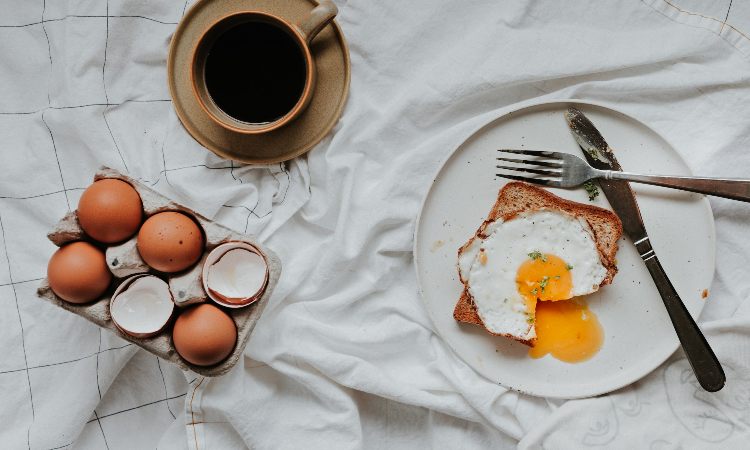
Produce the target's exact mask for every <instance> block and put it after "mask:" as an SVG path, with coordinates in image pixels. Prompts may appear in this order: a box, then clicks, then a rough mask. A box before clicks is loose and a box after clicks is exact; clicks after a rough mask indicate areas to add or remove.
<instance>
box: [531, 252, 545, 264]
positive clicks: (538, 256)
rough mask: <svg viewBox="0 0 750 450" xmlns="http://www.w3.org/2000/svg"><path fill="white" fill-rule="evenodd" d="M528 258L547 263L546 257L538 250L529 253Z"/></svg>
mask: <svg viewBox="0 0 750 450" xmlns="http://www.w3.org/2000/svg"><path fill="white" fill-rule="evenodd" d="M529 258H531V259H533V260H537V259H541V260H542V262H547V256H545V255H544V254H543V253H542V252H540V251H539V250H534V251H533V252H531V253H529Z"/></svg>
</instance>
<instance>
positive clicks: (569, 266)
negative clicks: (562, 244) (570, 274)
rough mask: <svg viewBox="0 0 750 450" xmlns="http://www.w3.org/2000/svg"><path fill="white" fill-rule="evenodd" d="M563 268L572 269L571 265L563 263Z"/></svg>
mask: <svg viewBox="0 0 750 450" xmlns="http://www.w3.org/2000/svg"><path fill="white" fill-rule="evenodd" d="M565 268H566V269H568V270H573V266H571V265H570V264H565Z"/></svg>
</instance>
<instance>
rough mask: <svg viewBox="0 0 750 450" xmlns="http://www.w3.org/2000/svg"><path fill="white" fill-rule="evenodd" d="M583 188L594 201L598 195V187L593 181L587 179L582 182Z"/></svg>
mask: <svg viewBox="0 0 750 450" xmlns="http://www.w3.org/2000/svg"><path fill="white" fill-rule="evenodd" d="M583 188H584V189H586V193H587V194H589V200H590V201H594V199H595V198H596V197H598V196H599V188H598V187H596V185H595V184H594V182H593V181H591V180H589V181H587V182H585V183H583Z"/></svg>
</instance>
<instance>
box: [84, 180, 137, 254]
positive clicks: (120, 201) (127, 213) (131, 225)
mask: <svg viewBox="0 0 750 450" xmlns="http://www.w3.org/2000/svg"><path fill="white" fill-rule="evenodd" d="M142 219H143V204H142V203H141V197H140V196H139V195H138V192H136V190H135V189H134V188H133V186H131V185H130V184H128V183H126V182H124V181H121V180H115V179H112V178H107V179H104V180H99V181H97V182H95V183H94V184H92V185H91V186H89V187H88V188H87V189H86V190H85V191H84V192H83V195H82V196H81V199H80V200H79V201H78V222H79V223H80V224H81V228H83V231H85V232H86V234H88V235H89V236H91V237H92V238H93V239H95V240H97V241H99V242H104V243H106V244H112V243H115V242H120V241H124V240H125V239H127V238H129V237H130V236H132V235H134V234H135V232H136V231H138V227H139V226H140V225H141V220H142Z"/></svg>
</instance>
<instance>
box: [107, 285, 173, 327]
mask: <svg viewBox="0 0 750 450" xmlns="http://www.w3.org/2000/svg"><path fill="white" fill-rule="evenodd" d="M173 311H174V301H173V299H172V293H171V292H170V290H169V285H168V284H167V282H166V281H164V280H162V279H161V278H159V277H156V276H154V275H135V276H133V277H130V278H128V279H126V280H125V281H123V282H122V284H120V286H119V287H118V288H117V289H116V290H115V292H114V294H112V300H111V301H110V303H109V314H110V316H111V317H112V322H113V323H114V324H115V326H116V327H117V328H118V329H119V330H120V331H122V332H123V333H125V334H129V335H130V336H133V337H139V338H145V337H149V336H154V335H156V334H158V333H160V332H161V331H162V330H163V329H164V328H165V327H166V326H167V324H168V323H169V320H170V319H171V318H172V313H173Z"/></svg>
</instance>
